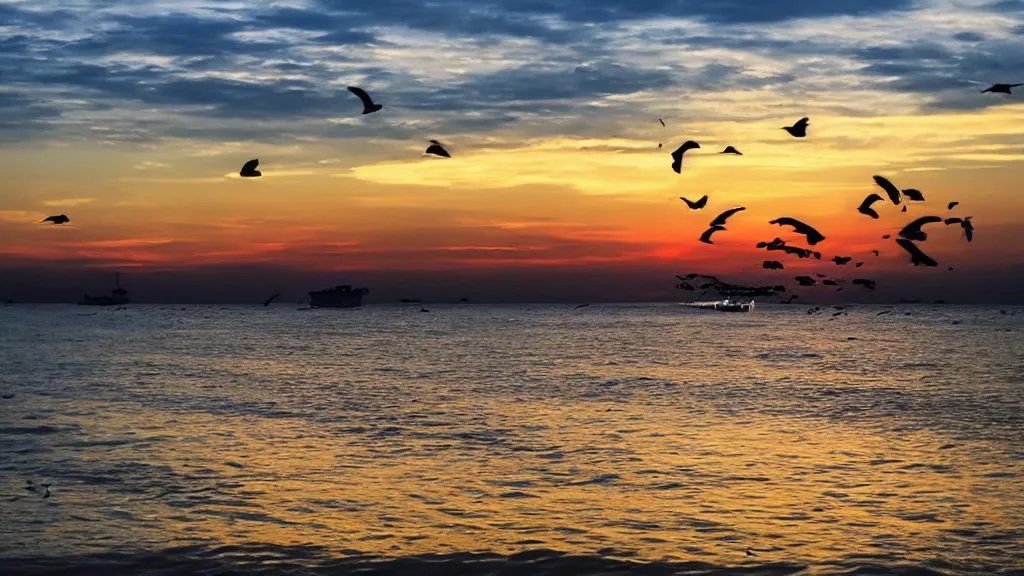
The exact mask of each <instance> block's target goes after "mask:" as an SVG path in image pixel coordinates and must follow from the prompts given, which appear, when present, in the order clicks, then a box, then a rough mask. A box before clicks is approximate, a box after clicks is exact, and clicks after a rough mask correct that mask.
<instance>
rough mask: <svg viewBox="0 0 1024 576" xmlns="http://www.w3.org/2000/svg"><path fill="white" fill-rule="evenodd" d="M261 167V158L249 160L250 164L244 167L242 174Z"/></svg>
mask: <svg viewBox="0 0 1024 576" xmlns="http://www.w3.org/2000/svg"><path fill="white" fill-rule="evenodd" d="M259 165H260V160H259V158H253V159H252V160H249V161H248V162H246V163H245V164H243V165H242V172H252V171H253V170H255V169H256V167H257V166H259Z"/></svg>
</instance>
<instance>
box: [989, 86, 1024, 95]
mask: <svg viewBox="0 0 1024 576" xmlns="http://www.w3.org/2000/svg"><path fill="white" fill-rule="evenodd" d="M1018 86H1024V84H993V85H991V86H989V87H988V88H985V89H984V90H982V91H981V93H982V94H984V93H986V92H991V93H993V94H1013V92H1011V91H1010V88H1016V87H1018Z"/></svg>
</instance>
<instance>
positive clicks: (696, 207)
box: [679, 195, 708, 210]
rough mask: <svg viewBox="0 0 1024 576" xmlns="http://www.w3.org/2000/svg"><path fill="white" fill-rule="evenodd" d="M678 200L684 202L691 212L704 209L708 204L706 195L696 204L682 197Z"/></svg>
mask: <svg viewBox="0 0 1024 576" xmlns="http://www.w3.org/2000/svg"><path fill="white" fill-rule="evenodd" d="M679 199H680V200H682V201H683V202H686V205H687V206H689V207H690V209H692V210H700V209H701V208H703V207H704V205H705V204H707V203H708V197H707V196H706V195H705V196H702V197H701V198H699V199H698V200H697V201H696V202H690V201H689V200H687V199H686V198H683V197H682V196H680V197H679Z"/></svg>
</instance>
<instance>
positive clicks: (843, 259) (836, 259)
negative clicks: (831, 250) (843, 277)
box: [832, 256, 853, 266]
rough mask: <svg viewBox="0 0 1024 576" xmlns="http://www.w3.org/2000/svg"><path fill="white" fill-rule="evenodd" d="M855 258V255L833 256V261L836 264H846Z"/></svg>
mask: <svg viewBox="0 0 1024 576" xmlns="http://www.w3.org/2000/svg"><path fill="white" fill-rule="evenodd" d="M851 260H853V256H833V257H832V261H833V262H835V263H836V266H846V265H847V264H849V263H850V261H851Z"/></svg>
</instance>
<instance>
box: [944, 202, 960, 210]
mask: <svg viewBox="0 0 1024 576" xmlns="http://www.w3.org/2000/svg"><path fill="white" fill-rule="evenodd" d="M957 204H959V202H950V203H949V204H947V205H946V210H952V209H953V207H954V206H956V205H957Z"/></svg>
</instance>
